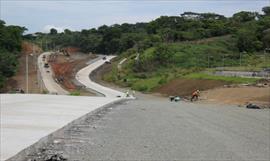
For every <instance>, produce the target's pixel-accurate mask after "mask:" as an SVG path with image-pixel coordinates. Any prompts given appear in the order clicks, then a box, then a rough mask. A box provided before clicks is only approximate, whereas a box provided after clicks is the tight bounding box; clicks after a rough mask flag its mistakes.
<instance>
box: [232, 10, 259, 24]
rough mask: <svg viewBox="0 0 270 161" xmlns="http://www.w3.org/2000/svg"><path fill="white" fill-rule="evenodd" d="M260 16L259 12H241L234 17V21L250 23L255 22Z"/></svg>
mask: <svg viewBox="0 0 270 161" xmlns="http://www.w3.org/2000/svg"><path fill="white" fill-rule="evenodd" d="M257 16H258V13H257V12H247V11H241V12H238V13H236V14H234V15H233V19H234V20H236V21H238V22H248V21H252V20H255V18H256V17H257Z"/></svg>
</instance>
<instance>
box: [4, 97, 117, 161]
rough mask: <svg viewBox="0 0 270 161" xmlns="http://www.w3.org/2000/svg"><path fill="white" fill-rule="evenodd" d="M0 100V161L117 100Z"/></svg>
mask: <svg viewBox="0 0 270 161" xmlns="http://www.w3.org/2000/svg"><path fill="white" fill-rule="evenodd" d="M0 99H1V100H0V102H1V104H0V105H1V140H0V141H1V142H0V143H1V153H0V159H1V160H5V159H8V158H9V157H11V156H13V155H15V154H16V153H18V152H19V151H21V150H23V149H24V148H26V147H28V146H30V145H32V144H34V143H35V142H37V141H38V140H39V139H41V138H42V137H44V136H46V135H48V134H50V133H51V132H54V131H55V130H57V129H59V128H61V127H63V126H64V125H66V124H67V123H69V122H71V121H73V120H75V119H77V118H79V117H81V116H83V115H85V114H86V113H89V112H90V111H93V110H95V109H97V108H99V107H101V106H103V105H106V104H108V103H111V102H113V101H116V100H117V99H116V98H115V99H113V98H105V97H76V96H55V95H36V94H35V95H34V94H33V95H29V94H25V95H24V94H1V95H0ZM17 161H19V160H17Z"/></svg>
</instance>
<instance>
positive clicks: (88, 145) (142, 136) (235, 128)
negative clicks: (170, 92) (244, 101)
mask: <svg viewBox="0 0 270 161" xmlns="http://www.w3.org/2000/svg"><path fill="white" fill-rule="evenodd" d="M269 114H270V113H269V109H265V110H257V109H246V108H243V107H242V108H241V107H236V106H225V105H206V104H203V105H200V104H192V103H184V102H170V101H169V100H167V99H159V98H156V99H155V98H153V99H152V98H151V99H148V98H146V97H143V98H139V99H138V100H132V101H124V102H121V103H118V104H115V105H113V106H109V107H104V108H102V110H101V109H100V110H99V111H98V112H95V113H90V114H87V115H85V116H84V117H82V118H80V119H78V120H76V121H74V122H73V123H72V124H69V125H67V126H66V127H65V128H63V129H60V130H58V131H57V132H55V133H53V134H52V135H50V136H48V137H46V138H45V139H44V140H42V141H40V142H38V143H37V144H34V145H32V146H31V147H29V148H27V149H26V150H24V151H22V152H21V153H19V154H18V155H16V156H14V157H13V158H12V159H10V160H15V161H17V160H36V161H42V160H46V159H48V158H49V159H50V158H51V156H55V155H56V156H58V158H65V159H67V160H68V161H89V160H181V161H202V160H204V161H214V160H215V161H216V160H217V161H221V160H222V161H225V160H226V161H229V160H230V161H269V160H270V127H269V126H270V122H269V119H270V115H269Z"/></svg>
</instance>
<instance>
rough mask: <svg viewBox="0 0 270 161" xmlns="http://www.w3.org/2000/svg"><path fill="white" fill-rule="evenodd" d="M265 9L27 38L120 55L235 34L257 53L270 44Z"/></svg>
mask: <svg viewBox="0 0 270 161" xmlns="http://www.w3.org/2000/svg"><path fill="white" fill-rule="evenodd" d="M262 10H263V13H264V14H259V13H257V12H247V11H242V12H239V13H236V14H234V15H233V16H232V17H229V18H227V17H225V16H223V15H219V14H215V13H194V12H185V13H183V14H181V15H179V16H161V17H159V18H157V19H156V20H154V21H151V22H149V23H136V24H128V23H124V24H121V25H118V24H115V25H112V26H106V25H103V26H101V27H98V28H97V29H96V28H92V29H84V30H82V31H80V32H78V31H75V32H73V31H70V30H68V29H66V30H65V31H64V32H63V33H57V30H56V29H51V32H50V33H49V34H44V33H36V35H38V36H37V37H33V36H32V35H30V34H29V35H26V36H25V37H26V38H28V39H34V38H36V39H37V41H39V42H40V41H41V40H46V41H47V44H45V43H44V44H43V47H45V45H47V47H55V46H58V47H64V46H75V47H79V48H81V49H82V51H84V52H94V53H102V54H120V53H122V52H123V51H126V50H127V49H130V48H136V49H137V50H138V51H143V50H145V49H147V48H149V47H152V46H155V45H158V44H160V43H174V42H183V41H193V40H199V39H203V38H210V37H217V36H223V35H228V34H232V35H233V37H234V39H235V41H236V47H237V49H238V50H239V51H246V52H254V51H260V50H263V49H264V48H266V47H267V46H269V45H270V44H269V41H270V30H269V28H270V17H269V14H270V7H264V8H263V9H262ZM44 42H45V41H44Z"/></svg>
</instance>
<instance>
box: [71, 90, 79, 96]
mask: <svg viewBox="0 0 270 161" xmlns="http://www.w3.org/2000/svg"><path fill="white" fill-rule="evenodd" d="M69 95H71V96H80V95H81V92H80V91H73V92H70V94H69Z"/></svg>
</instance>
